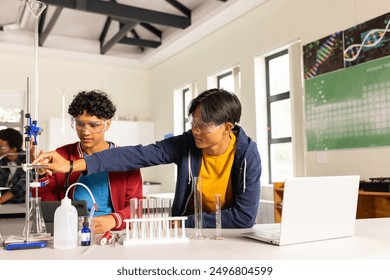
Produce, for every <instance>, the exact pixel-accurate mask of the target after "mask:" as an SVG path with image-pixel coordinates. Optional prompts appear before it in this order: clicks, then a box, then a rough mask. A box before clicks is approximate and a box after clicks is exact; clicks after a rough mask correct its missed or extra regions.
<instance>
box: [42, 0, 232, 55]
mask: <svg viewBox="0 0 390 280" xmlns="http://www.w3.org/2000/svg"><path fill="white" fill-rule="evenodd" d="M43 1H44V3H45V4H47V5H48V8H49V7H50V6H55V11H54V13H53V15H52V17H51V18H50V21H49V22H48V23H47V25H46V28H45V29H44V28H43V27H44V25H45V21H46V14H47V9H46V10H44V12H43V13H42V15H41V17H40V22H39V28H38V32H39V35H40V36H39V37H40V39H39V45H40V46H43V44H44V42H45V40H46V39H47V37H48V36H49V34H50V32H51V31H52V29H53V27H54V25H55V23H56V21H57V20H58V18H59V16H60V14H61V12H62V10H63V8H67V9H74V10H78V11H85V12H90V13H95V14H100V15H105V16H107V20H106V22H105V25H104V27H103V30H102V32H101V34H100V37H99V41H100V53H101V54H105V53H107V51H109V50H110V49H111V48H112V47H113V46H114V45H115V44H117V43H120V44H128V45H133V46H138V47H140V49H141V51H144V49H145V48H157V47H159V46H160V45H161V43H162V31H161V30H159V29H158V28H157V27H155V26H154V25H161V26H167V27H173V28H180V29H185V28H187V27H188V26H190V25H191V10H190V9H188V8H187V7H186V6H184V5H183V4H182V3H180V2H179V1H178V0H165V1H166V2H167V3H169V4H170V5H172V6H173V7H174V8H175V9H177V10H178V11H180V13H182V14H183V16H179V15H173V14H168V13H164V12H158V11H155V10H149V9H144V8H138V7H133V6H128V5H124V4H119V3H117V1H116V0H111V1H102V0H43ZM219 1H221V0H219ZM225 1H227V0H224V1H223V2H225ZM113 22H118V23H119V30H118V32H117V33H116V34H115V35H114V36H112V38H109V39H108V38H107V34H108V30H109V28H110V26H111V25H112V23H113ZM136 27H137V28H143V29H145V30H147V31H148V32H150V33H151V34H153V35H154V36H156V37H157V38H158V40H146V39H142V38H140V36H139V33H138V32H137V30H136V29H135V28H136ZM128 35H131V37H129V36H128Z"/></svg>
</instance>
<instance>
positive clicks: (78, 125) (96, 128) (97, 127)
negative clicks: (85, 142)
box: [72, 119, 107, 134]
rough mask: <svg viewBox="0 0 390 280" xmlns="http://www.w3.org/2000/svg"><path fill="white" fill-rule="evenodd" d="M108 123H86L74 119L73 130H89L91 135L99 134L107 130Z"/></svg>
mask: <svg viewBox="0 0 390 280" xmlns="http://www.w3.org/2000/svg"><path fill="white" fill-rule="evenodd" d="M106 123H107V121H106V120H104V121H102V122H89V123H85V122H82V121H78V120H76V119H72V128H73V129H75V130H78V131H84V130H85V129H88V131H89V132H90V133H92V134H97V133H100V132H102V131H103V130H104V129H105V128H106Z"/></svg>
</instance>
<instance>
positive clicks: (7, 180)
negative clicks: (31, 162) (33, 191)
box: [0, 128, 26, 204]
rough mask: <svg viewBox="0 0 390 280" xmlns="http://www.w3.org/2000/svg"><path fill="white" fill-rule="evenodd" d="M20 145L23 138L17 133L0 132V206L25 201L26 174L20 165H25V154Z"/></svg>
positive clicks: (7, 130)
mask: <svg viewBox="0 0 390 280" xmlns="http://www.w3.org/2000/svg"><path fill="white" fill-rule="evenodd" d="M22 145H23V136H22V134H21V133H20V132H19V131H17V130H15V129H13V128H6V129H3V130H0V188H1V189H2V190H3V191H4V194H0V204H3V203H24V201H25V193H26V172H24V170H23V169H22V168H21V165H22V163H26V153H25V152H24V151H23V150H22ZM2 190H0V192H1V191H2Z"/></svg>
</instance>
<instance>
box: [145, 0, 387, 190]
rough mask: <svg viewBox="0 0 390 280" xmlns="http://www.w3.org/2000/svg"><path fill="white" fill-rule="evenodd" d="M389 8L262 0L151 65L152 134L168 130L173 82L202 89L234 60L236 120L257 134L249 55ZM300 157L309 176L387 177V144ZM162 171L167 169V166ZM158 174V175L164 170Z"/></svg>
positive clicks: (351, 1) (378, 0)
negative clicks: (321, 159)
mask: <svg viewBox="0 0 390 280" xmlns="http://www.w3.org/2000/svg"><path fill="white" fill-rule="evenodd" d="M389 10H390V1H388V0H372V1H366V0H343V1H339V0H329V1H325V2H324V1H317V0H314V1H313V0H294V1H292V0H269V1H267V2H266V3H264V4H263V5H261V6H259V7H258V8H256V9H254V10H252V11H251V12H249V13H248V14H246V15H245V16H243V17H241V18H239V19H237V20H235V21H234V22H232V23H231V24H228V25H227V26H225V27H224V28H222V29H220V30H218V31H217V32H215V33H213V34H211V35H210V36H208V37H206V38H205V39H203V40H201V41H199V42H198V43H196V44H194V45H192V46H191V47H189V48H187V49H186V50H184V51H182V52H181V53H179V54H177V55H176V56H174V57H172V58H170V59H168V60H166V61H165V62H163V63H161V64H160V65H158V66H156V67H154V68H153V69H151V70H150V83H149V86H150V92H151V96H154V98H151V102H150V105H151V118H152V119H154V120H156V136H157V138H159V137H161V136H162V135H163V134H165V133H167V132H170V131H173V127H172V125H173V108H172V104H173V101H172V100H173V90H174V89H175V88H176V87H178V86H180V85H182V84H185V83H187V82H190V81H195V82H196V83H197V85H198V89H199V92H201V91H203V90H205V89H206V79H207V76H208V75H210V74H212V73H215V72H217V71H219V70H221V69H224V68H227V67H231V66H232V65H238V66H239V67H240V70H241V92H240V93H238V94H239V96H240V99H241V102H242V105H243V116H242V120H241V125H242V126H243V127H244V128H245V130H246V132H247V133H248V135H250V136H251V137H252V138H254V139H256V133H257V132H256V124H255V122H254V121H253V120H255V119H256V110H255V101H256V100H255V86H254V75H255V73H254V58H255V57H256V56H257V55H258V54H262V53H265V52H268V51H270V50H271V49H273V48H276V47H278V46H281V45H284V44H286V43H288V42H291V41H294V40H296V39H300V40H301V42H302V45H304V44H307V43H309V42H311V41H314V40H316V39H320V38H322V37H324V36H326V35H328V34H331V33H333V32H336V31H341V30H343V29H346V28H349V27H352V26H353V25H355V24H358V23H361V22H363V21H366V20H369V19H371V18H374V17H377V16H379V15H382V14H384V13H386V12H388V11H389ZM155 93H158V95H157V96H156V95H155ZM260 133H261V131H260ZM264 133H266V131H264ZM389 142H390V141H389ZM258 145H259V146H260V145H262V143H258ZM305 158H306V160H305V162H306V166H305V168H306V174H307V175H308V176H316V175H330V174H335V175H337V174H352V173H354V174H360V175H361V176H362V178H368V177H370V176H371V177H372V176H390V169H389V168H388V166H390V148H389V147H384V148H370V149H355V150H338V151H329V152H327V164H325V165H319V164H317V163H316V155H315V154H313V153H307V154H306V155H305ZM378 163H379V164H378ZM172 170H173V168H172ZM162 172H165V174H167V173H168V172H167V170H163V171H162ZM170 173H171V174H173V171H172V172H170ZM168 174H169V173H168ZM160 175H161V177H163V173H161V174H160ZM164 178H165V179H164V180H165V181H166V182H165V183H164V184H165V185H168V186H174V182H175V178H174V176H173V175H172V176H171V177H170V178H168V176H166V177H164Z"/></svg>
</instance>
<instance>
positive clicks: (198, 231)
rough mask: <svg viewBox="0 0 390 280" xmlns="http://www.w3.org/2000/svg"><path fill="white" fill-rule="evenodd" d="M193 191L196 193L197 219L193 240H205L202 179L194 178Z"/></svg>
mask: <svg viewBox="0 0 390 280" xmlns="http://www.w3.org/2000/svg"><path fill="white" fill-rule="evenodd" d="M192 190H193V193H194V219H195V235H194V236H191V237H190V238H191V239H205V237H204V236H203V234H202V228H203V225H202V223H203V219H202V179H201V177H194V178H193V181H192Z"/></svg>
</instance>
